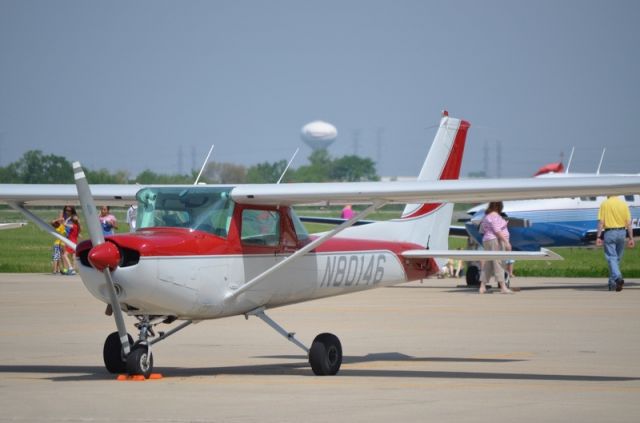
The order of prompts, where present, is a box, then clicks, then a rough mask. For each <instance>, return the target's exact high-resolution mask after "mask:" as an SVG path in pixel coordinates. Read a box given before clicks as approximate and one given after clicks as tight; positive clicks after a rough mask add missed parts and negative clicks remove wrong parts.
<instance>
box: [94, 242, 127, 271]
mask: <svg viewBox="0 0 640 423" xmlns="http://www.w3.org/2000/svg"><path fill="white" fill-rule="evenodd" d="M89 262H90V263H91V265H92V266H93V267H95V268H96V270H98V271H100V272H102V271H103V270H104V269H105V268H107V267H108V268H109V270H111V271H114V270H115V269H116V267H118V264H119V263H120V250H119V249H118V247H116V245H115V244H113V243H112V242H105V243H104V244H100V245H96V246H95V247H93V248H92V249H91V251H90V252H89Z"/></svg>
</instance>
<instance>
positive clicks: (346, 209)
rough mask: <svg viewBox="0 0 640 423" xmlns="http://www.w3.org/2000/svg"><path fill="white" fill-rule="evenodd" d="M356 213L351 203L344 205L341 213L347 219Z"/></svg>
mask: <svg viewBox="0 0 640 423" xmlns="http://www.w3.org/2000/svg"><path fill="white" fill-rule="evenodd" d="M354 215H355V213H354V212H353V209H352V208H351V204H347V205H346V206H344V208H343V209H342V213H340V217H341V218H342V219H346V220H349V219H351V218H352V217H353V216H354Z"/></svg>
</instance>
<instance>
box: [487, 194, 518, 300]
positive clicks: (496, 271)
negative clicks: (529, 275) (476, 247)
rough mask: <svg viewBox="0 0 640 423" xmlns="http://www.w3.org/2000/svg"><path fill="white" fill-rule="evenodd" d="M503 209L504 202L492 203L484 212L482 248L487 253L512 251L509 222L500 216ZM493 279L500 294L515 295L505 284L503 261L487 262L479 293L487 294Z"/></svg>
mask: <svg viewBox="0 0 640 423" xmlns="http://www.w3.org/2000/svg"><path fill="white" fill-rule="evenodd" d="M502 209H503V204H502V201H492V202H491V203H489V206H488V207H487V210H485V212H484V218H483V219H482V222H480V232H481V233H482V234H483V235H482V246H483V247H484V249H485V250H486V251H503V250H505V251H511V244H510V243H509V230H508V229H507V221H506V220H505V219H504V218H503V217H502V216H501V215H500V214H501V213H502ZM492 277H493V278H495V280H496V282H497V283H498V284H499V285H500V292H502V293H503V294H511V293H513V291H512V290H510V289H509V288H508V287H507V285H506V283H505V280H504V266H503V264H502V261H501V260H485V262H484V265H483V266H482V273H481V274H480V290H479V292H480V293H481V294H484V293H485V292H487V283H488V282H489V281H490V280H491V278H492Z"/></svg>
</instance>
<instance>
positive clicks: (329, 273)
mask: <svg viewBox="0 0 640 423" xmlns="http://www.w3.org/2000/svg"><path fill="white" fill-rule="evenodd" d="M386 261H387V258H386V257H385V256H384V254H367V255H364V254H362V255H357V254H353V255H344V256H328V257H327V263H326V266H325V268H324V276H322V282H321V283H320V286H321V287H322V286H326V287H330V286H333V287H340V286H352V285H353V286H358V285H375V284H377V283H379V282H380V281H381V280H382V278H384V263H385V262H386Z"/></svg>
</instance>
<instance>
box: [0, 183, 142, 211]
mask: <svg viewBox="0 0 640 423" xmlns="http://www.w3.org/2000/svg"><path fill="white" fill-rule="evenodd" d="M142 188H144V186H142V185H125V184H112V185H92V186H91V191H92V192H93V194H94V195H93V196H94V199H95V201H96V203H98V204H106V205H110V206H124V205H125V204H131V203H133V202H135V201H136V193H137V192H138V191H139V190H140V189H142ZM0 203H5V204H8V203H16V204H24V205H45V206H62V205H65V204H76V205H77V204H79V201H78V193H77V192H76V186H75V185H73V184H0Z"/></svg>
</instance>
